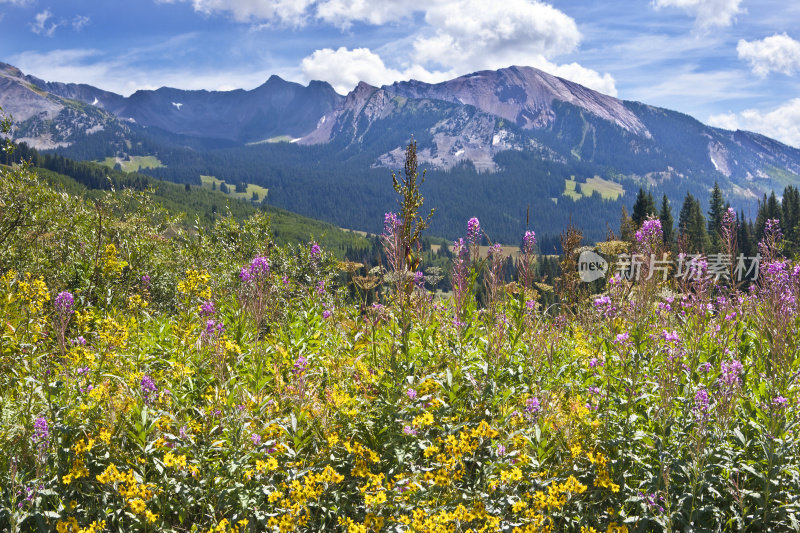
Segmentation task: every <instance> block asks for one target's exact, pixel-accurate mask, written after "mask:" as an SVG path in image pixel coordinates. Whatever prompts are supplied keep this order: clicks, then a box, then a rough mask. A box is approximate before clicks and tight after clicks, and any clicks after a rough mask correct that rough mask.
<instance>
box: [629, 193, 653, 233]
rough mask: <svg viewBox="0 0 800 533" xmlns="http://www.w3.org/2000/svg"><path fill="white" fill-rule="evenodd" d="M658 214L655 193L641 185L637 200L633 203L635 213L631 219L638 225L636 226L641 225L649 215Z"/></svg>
mask: <svg viewBox="0 0 800 533" xmlns="http://www.w3.org/2000/svg"><path fill="white" fill-rule="evenodd" d="M655 214H656V203H655V200H653V195H652V194H650V193H649V192H648V193H645V192H644V189H642V188H641V187H639V193H638V194H637V195H636V202H634V204H633V213H632V214H631V220H633V223H634V224H635V225H636V227H637V228H638V227H640V226H641V225H642V224H643V223H644V221H645V220H646V219H647V217H649V216H654V215H655Z"/></svg>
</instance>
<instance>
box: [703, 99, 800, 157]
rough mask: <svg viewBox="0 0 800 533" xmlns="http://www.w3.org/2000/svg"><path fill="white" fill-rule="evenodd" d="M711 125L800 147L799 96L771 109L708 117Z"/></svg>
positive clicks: (749, 110)
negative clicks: (758, 134) (745, 131)
mask: <svg viewBox="0 0 800 533" xmlns="http://www.w3.org/2000/svg"><path fill="white" fill-rule="evenodd" d="M708 123H709V124H711V125H712V126H717V127H719V128H725V129H728V130H736V129H740V130H750V131H755V132H756V133H760V134H762V135H766V136H767V137H772V138H773V139H777V140H779V141H781V142H782V143H785V144H788V145H790V146H794V147H796V148H800V98H794V99H793V100H790V101H788V102H787V103H785V104H783V105H781V106H780V107H778V108H776V109H773V110H771V111H767V112H762V111H759V110H757V109H748V110H745V111H742V112H740V113H723V114H720V115H712V116H710V117H708Z"/></svg>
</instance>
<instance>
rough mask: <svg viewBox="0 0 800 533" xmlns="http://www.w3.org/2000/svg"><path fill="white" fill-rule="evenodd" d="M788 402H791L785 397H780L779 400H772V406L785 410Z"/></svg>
mask: <svg viewBox="0 0 800 533" xmlns="http://www.w3.org/2000/svg"><path fill="white" fill-rule="evenodd" d="M788 402H789V400H787V399H786V398H784V397H783V396H778V397H777V398H774V399H773V400H772V405H774V406H775V407H777V408H779V409H783V408H784V407H786V404H787V403H788Z"/></svg>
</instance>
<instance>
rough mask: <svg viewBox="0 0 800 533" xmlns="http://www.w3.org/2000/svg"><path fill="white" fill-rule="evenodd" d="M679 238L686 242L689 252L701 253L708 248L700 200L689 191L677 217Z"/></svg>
mask: <svg viewBox="0 0 800 533" xmlns="http://www.w3.org/2000/svg"><path fill="white" fill-rule="evenodd" d="M678 227H679V228H680V229H679V231H680V236H681V239H682V240H684V241H685V242H686V245H687V247H688V251H689V252H693V253H701V252H704V251H705V250H707V249H708V233H707V231H706V220H705V217H704V216H703V209H702V208H701V207H700V201H699V200H697V199H695V197H694V196H692V194H691V193H686V198H685V199H684V200H683V206H682V207H681V213H680V217H679V219H678Z"/></svg>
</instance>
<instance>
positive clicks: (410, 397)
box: [406, 389, 417, 400]
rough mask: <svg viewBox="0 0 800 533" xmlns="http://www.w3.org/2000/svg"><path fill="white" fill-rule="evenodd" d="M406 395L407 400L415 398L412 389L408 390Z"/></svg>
mask: <svg viewBox="0 0 800 533" xmlns="http://www.w3.org/2000/svg"><path fill="white" fill-rule="evenodd" d="M406 395H407V396H408V399H409V400H414V399H415V398H416V397H417V391H415V390H414V389H408V390H407V391H406Z"/></svg>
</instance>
